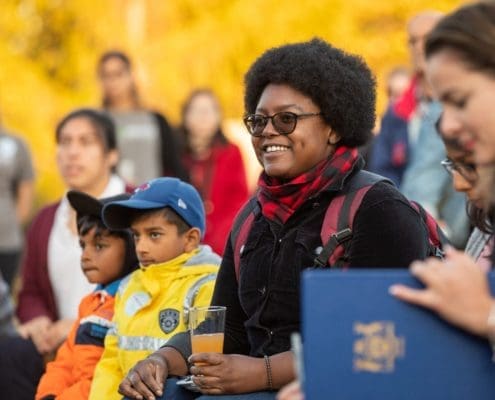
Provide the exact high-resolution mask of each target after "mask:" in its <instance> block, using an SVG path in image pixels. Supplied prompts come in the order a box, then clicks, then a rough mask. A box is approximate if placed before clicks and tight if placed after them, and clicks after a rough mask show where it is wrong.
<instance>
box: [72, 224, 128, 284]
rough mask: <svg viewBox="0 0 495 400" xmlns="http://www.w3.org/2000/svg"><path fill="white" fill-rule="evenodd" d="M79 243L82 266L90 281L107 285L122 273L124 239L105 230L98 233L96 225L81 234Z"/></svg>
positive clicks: (124, 250)
mask: <svg viewBox="0 0 495 400" xmlns="http://www.w3.org/2000/svg"><path fill="white" fill-rule="evenodd" d="M79 244H80V246H81V249H82V254H81V268H82V270H83V272H84V275H86V278H87V279H88V281H89V282H90V283H98V284H102V285H106V284H108V283H110V282H112V281H114V280H116V279H118V278H119V277H120V276H121V275H122V270H123V268H124V267H123V265H124V259H125V252H126V249H125V241H124V239H122V238H120V237H118V236H114V235H110V234H109V233H108V231H105V230H103V231H101V230H100V232H99V233H98V232H97V228H96V227H94V228H92V229H90V230H89V231H88V232H87V233H86V234H84V235H80V236H79Z"/></svg>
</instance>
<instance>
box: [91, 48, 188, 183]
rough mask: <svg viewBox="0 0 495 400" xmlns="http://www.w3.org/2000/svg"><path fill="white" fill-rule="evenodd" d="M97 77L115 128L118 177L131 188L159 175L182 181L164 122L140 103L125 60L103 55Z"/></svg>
mask: <svg viewBox="0 0 495 400" xmlns="http://www.w3.org/2000/svg"><path fill="white" fill-rule="evenodd" d="M98 76H99V79H100V84H101V90H102V95H103V99H102V107H103V109H104V110H106V111H107V112H108V113H109V114H110V116H111V117H112V118H113V120H114V122H115V125H116V128H117V139H118V140H117V141H118V148H119V153H120V161H119V165H118V172H119V174H120V175H121V176H122V177H123V178H124V179H125V180H126V181H127V182H129V183H131V184H133V185H140V184H141V183H144V182H147V181H149V180H150V179H153V178H157V177H159V176H163V175H166V176H177V177H178V178H182V179H183V178H185V172H184V169H183V168H182V166H181V164H180V161H179V157H178V155H177V154H178V152H177V147H176V140H175V138H174V135H173V134H172V130H171V129H170V126H169V124H168V122H167V120H166V119H165V117H164V116H163V115H162V114H160V113H158V112H155V111H150V110H147V109H146V108H144V107H143V105H142V103H141V100H140V98H139V94H138V90H137V86H136V82H135V79H134V75H133V72H132V64H131V60H130V59H129V57H128V56H127V55H126V54H124V53H122V52H120V51H109V52H106V53H104V54H103V55H102V56H101V58H100V61H99V63H98Z"/></svg>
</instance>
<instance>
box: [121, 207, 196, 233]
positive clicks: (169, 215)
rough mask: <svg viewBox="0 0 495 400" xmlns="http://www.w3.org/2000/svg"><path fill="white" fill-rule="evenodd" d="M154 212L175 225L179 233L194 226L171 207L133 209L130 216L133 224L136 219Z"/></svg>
mask: <svg viewBox="0 0 495 400" xmlns="http://www.w3.org/2000/svg"><path fill="white" fill-rule="evenodd" d="M153 214H161V215H162V216H163V217H164V218H165V219H166V220H167V222H168V223H169V224H172V225H175V226H176V227H177V232H178V233H179V235H182V234H184V233H186V232H187V231H188V230H189V229H191V228H192V227H191V225H189V224H188V223H187V222H186V221H185V220H184V218H182V217H181V216H180V215H179V214H177V213H176V212H175V211H174V210H173V209H172V208H170V207H162V208H152V209H150V210H132V211H131V216H130V218H129V221H130V224H131V225H132V224H133V223H135V222H136V221H138V220H140V219H142V218H147V217H149V216H150V215H153Z"/></svg>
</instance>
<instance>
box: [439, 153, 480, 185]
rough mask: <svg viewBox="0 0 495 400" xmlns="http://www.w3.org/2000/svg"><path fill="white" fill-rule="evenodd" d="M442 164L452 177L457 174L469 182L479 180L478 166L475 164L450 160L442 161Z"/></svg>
mask: <svg viewBox="0 0 495 400" xmlns="http://www.w3.org/2000/svg"><path fill="white" fill-rule="evenodd" d="M440 164H442V167H444V168H445V170H446V171H447V172H448V173H449V174H450V175H453V174H454V172H457V173H458V174H459V175H461V176H462V177H463V178H464V179H466V180H467V181H469V182H475V181H476V180H477V179H478V172H477V171H476V165H474V164H468V163H460V162H455V161H452V160H451V159H450V158H446V159H445V160H443V161H441V162H440Z"/></svg>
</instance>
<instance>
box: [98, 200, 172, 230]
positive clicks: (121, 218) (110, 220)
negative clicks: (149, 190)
mask: <svg viewBox="0 0 495 400" xmlns="http://www.w3.org/2000/svg"><path fill="white" fill-rule="evenodd" d="M163 207H164V205H163V203H157V202H154V201H146V200H136V199H129V200H125V201H116V202H112V203H110V204H107V205H105V206H104V207H103V212H102V214H103V222H104V223H105V225H106V226H108V227H109V228H110V229H126V228H129V227H130V226H131V218H132V216H133V215H134V214H135V213H134V212H133V211H135V210H152V209H156V208H163Z"/></svg>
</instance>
